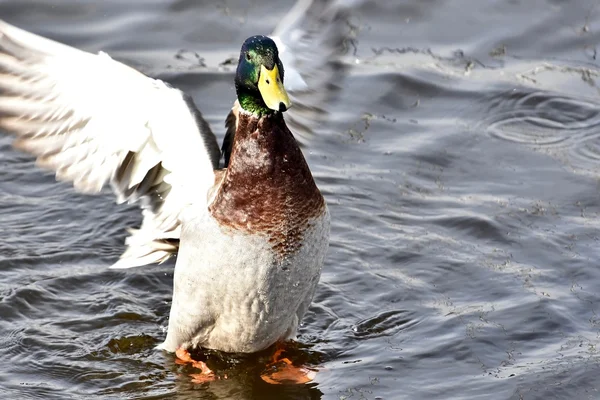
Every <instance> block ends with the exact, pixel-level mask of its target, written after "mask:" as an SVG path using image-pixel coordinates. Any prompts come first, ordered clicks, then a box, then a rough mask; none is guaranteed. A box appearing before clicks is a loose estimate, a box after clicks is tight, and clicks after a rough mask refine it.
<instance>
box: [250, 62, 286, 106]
mask: <svg viewBox="0 0 600 400" xmlns="http://www.w3.org/2000/svg"><path fill="white" fill-rule="evenodd" d="M258 90H259V91H260V95H261V96H262V98H263V101H264V102H265V104H266V105H267V107H269V108H270V109H271V110H276V111H286V110H287V109H288V108H290V107H291V106H292V103H291V102H290V98H289V97H288V94H287V92H286V91H285V88H284V87H283V82H281V78H280V77H279V69H278V68H277V64H275V66H274V67H273V69H272V70H270V71H269V70H268V69H266V68H265V66H264V65H261V66H260V78H259V79H258Z"/></svg>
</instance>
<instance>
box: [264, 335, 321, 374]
mask: <svg viewBox="0 0 600 400" xmlns="http://www.w3.org/2000/svg"><path fill="white" fill-rule="evenodd" d="M284 351H285V347H284V343H283V342H277V345H276V350H275V353H273V358H272V360H271V362H270V363H269V364H267V371H266V372H264V373H263V374H262V375H261V376H260V377H261V378H262V380H263V381H265V382H267V383H271V384H273V385H280V384H282V383H296V384H302V383H308V382H310V381H312V380H313V379H315V376H316V375H317V372H316V371H314V370H312V369H310V368H307V367H296V366H294V365H293V364H292V362H291V361H290V360H289V359H288V358H287V357H281V355H282V354H283V352H284Z"/></svg>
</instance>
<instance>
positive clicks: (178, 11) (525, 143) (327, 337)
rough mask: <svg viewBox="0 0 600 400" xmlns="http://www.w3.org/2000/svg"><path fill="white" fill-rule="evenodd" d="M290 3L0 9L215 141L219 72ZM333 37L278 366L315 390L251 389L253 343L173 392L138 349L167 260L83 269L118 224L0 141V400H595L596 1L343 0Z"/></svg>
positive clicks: (120, 232)
mask: <svg viewBox="0 0 600 400" xmlns="http://www.w3.org/2000/svg"><path fill="white" fill-rule="evenodd" d="M292 4H293V1H291V0H287V1H278V2H275V1H273V2H268V1H264V0H256V1H242V0H239V1H233V0H231V1H223V2H219V3H218V4H216V3H215V2H210V1H191V0H179V1H172V0H169V1H166V0H152V1H133V2H124V1H121V0H110V1H107V0H103V1H91V0H89V1H80V0H55V1H33V0H0V18H3V19H6V20H7V21H9V22H11V23H13V24H17V25H18V26H21V27H23V28H25V29H28V30H32V31H34V32H36V33H39V34H43V35H46V36H49V37H51V38H53V39H57V40H60V41H63V42H66V43H68V44H70V45H73V46H77V47H80V48H83V49H85V50H88V51H92V52H96V51H99V50H104V51H106V52H108V53H109V54H111V55H112V56H113V57H115V58H117V59H119V60H122V61H125V62H127V63H128V64H130V65H132V66H134V67H136V68H138V69H140V70H141V71H143V72H145V73H147V74H149V75H152V76H155V77H160V78H163V79H165V80H167V81H169V82H171V83H172V84H174V85H176V86H178V87H180V88H182V89H184V90H186V91H188V92H189V93H190V94H192V95H193V96H194V98H195V100H196V103H197V104H198V105H199V107H200V108H201V109H202V111H203V112H204V115H205V116H206V117H207V119H208V120H209V122H210V123H211V124H212V126H213V127H214V128H215V131H216V133H217V134H218V136H219V138H222V135H223V133H224V132H223V129H222V123H223V118H224V116H225V113H226V111H227V110H228V108H229V107H230V106H231V102H232V99H233V98H234V90H233V85H232V79H233V72H232V68H231V67H227V66H224V67H223V66H221V67H219V63H221V62H223V61H224V60H226V59H228V58H230V57H237V53H238V51H239V46H240V44H241V42H242V41H243V40H244V39H245V38H246V37H247V36H249V35H252V34H257V33H269V32H270V31H271V30H272V29H273V28H274V27H275V25H276V24H277V22H278V21H279V19H280V18H281V17H282V16H283V15H284V14H285V13H286V12H287V10H288V9H289V8H290V7H291V5H292ZM351 28H352V29H353V30H354V31H355V33H356V35H357V40H356V43H355V47H352V48H350V51H349V53H348V55H347V56H346V58H345V60H346V62H347V64H348V66H349V68H350V69H349V76H348V77H347V79H346V80H345V81H344V84H343V91H342V95H341V97H340V99H339V100H338V101H337V103H336V104H335V106H334V109H335V112H334V114H333V115H332V118H331V123H330V124H329V125H327V126H324V127H322V128H321V129H320V130H319V131H318V132H317V135H315V136H314V137H313V139H312V140H311V141H310V142H309V143H308V144H307V146H306V147H305V148H304V150H305V154H306V157H307V159H308V162H309V164H310V166H311V168H312V170H313V172H314V175H315V177H316V180H317V182H318V184H319V186H320V188H321V190H322V191H323V192H324V194H325V197H326V199H327V201H328V204H329V207H330V210H331V214H332V238H331V248H330V251H329V255H328V258H327V262H326V267H325V270H324V273H323V277H322V280H321V284H320V286H319V289H318V291H317V295H316V299H315V302H314V304H313V306H312V307H311V309H310V311H309V313H308V315H307V317H306V319H305V321H304V325H303V327H302V329H301V335H300V337H299V340H300V342H301V343H302V348H301V349H299V350H297V351H296V352H295V353H294V354H291V355H290V356H291V357H292V358H293V359H295V360H298V361H302V362H307V363H309V364H312V365H318V366H320V367H321V368H322V370H321V372H320V373H319V374H318V375H317V378H316V380H315V382H314V383H313V384H310V385H306V386H273V385H268V384H266V383H264V382H262V380H260V378H259V374H260V372H261V370H262V367H261V365H264V362H265V360H267V359H268V357H269V354H268V353H266V354H259V355H255V356H249V357H226V356H224V355H220V354H207V357H208V364H209V366H212V367H213V368H215V369H216V370H217V371H219V372H221V373H227V375H228V376H229V379H228V380H224V381H218V382H215V383H212V384H209V385H197V384H194V383H192V382H191V379H190V378H189V376H188V374H189V373H190V372H192V370H191V369H189V368H188V367H184V366H180V365H177V364H175V363H174V360H173V356H172V355H169V354H166V353H162V352H157V351H155V350H154V349H153V347H154V346H155V345H156V344H158V343H159V342H160V341H162V340H163V338H164V335H165V331H166V326H167V317H168V311H169V307H170V299H171V290H172V289H171V284H172V276H173V273H172V268H173V263H169V264H166V265H162V266H153V267H146V268H139V269H132V270H127V271H115V270H109V269H107V266H108V265H110V264H111V263H113V262H114V261H115V260H116V259H117V257H118V256H119V254H120V253H121V252H122V250H123V245H122V243H123V240H124V237H125V235H126V231H125V228H126V227H128V226H131V225H135V224H136V223H138V222H139V219H140V216H139V212H138V210H137V209H136V208H135V207H120V206H117V205H115V204H114V200H113V197H112V195H111V194H110V193H108V191H107V192H106V193H105V194H104V195H102V196H98V197H90V196H82V195H78V194H76V193H74V191H73V190H72V189H71V187H70V186H69V185H67V184H57V183H55V181H54V177H53V176H52V175H51V174H49V173H46V172H42V171H40V170H38V169H36V168H35V167H34V165H33V162H32V159H31V158H30V157H28V156H25V155H23V154H20V153H18V152H16V151H13V150H12V149H11V147H10V139H9V138H7V137H5V136H0V178H1V179H0V235H1V238H2V239H1V240H0V398H6V399H16V398H18V399H30V398H36V399H67V398H73V399H80V398H148V399H160V398H176V399H196V398H200V399H318V398H323V399H459V398H465V399H596V398H600V393H598V388H599V386H600V383H599V380H598V376H600V354H599V350H600V349H599V348H598V346H600V339H599V333H600V299H599V294H600V268H599V267H600V243H599V241H600V231H599V228H600V218H599V215H598V214H599V212H600V202H599V195H598V194H599V188H600V185H599V177H600V174H599V172H600V171H599V168H600V108H599V105H600V93H599V89H598V87H597V86H596V81H597V79H598V77H599V74H600V69H599V68H598V61H597V59H596V58H597V48H596V46H597V45H598V42H599V39H600V2H598V1H587V0H576V1H559V0H526V1H525V0H523V1H518V0H512V1H509V0H485V1H474V0H462V1H461V0H452V1H451V0H446V1H442V0H427V1H425V0H407V1H402V2H400V1H387V2H385V1H367V2H366V3H364V4H363V5H362V6H361V7H360V8H359V9H357V10H356V11H355V13H354V18H353V19H352V27H351ZM116 95H117V94H116ZM261 363H262V364H261Z"/></svg>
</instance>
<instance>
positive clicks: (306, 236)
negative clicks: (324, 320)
mask: <svg viewBox="0 0 600 400" xmlns="http://www.w3.org/2000/svg"><path fill="white" fill-rule="evenodd" d="M302 3H305V4H306V2H302ZM323 3H326V2H323ZM331 15H332V16H338V15H339V14H338V13H337V12H332V13H331ZM319 18H321V19H323V15H320V16H319ZM332 21H333V18H330V19H329V20H323V21H321V23H322V26H326V24H327V23H331V22H332ZM319 29H320V28H319ZM327 29H330V28H327ZM300 39H302V38H300ZM305 39H306V38H305ZM276 41H278V42H279V47H278V44H277V43H276ZM280 48H285V44H283V43H282V42H281V40H279V39H275V40H273V39H271V38H269V37H266V36H252V37H250V38H248V39H247V40H246V41H245V42H244V43H243V45H242V48H241V52H240V56H239V63H238V66H237V72H236V75H235V88H236V92H237V100H236V102H235V103H234V106H233V108H232V110H231V111H230V113H229V115H228V117H227V122H226V126H227V134H226V137H225V140H224V144H223V147H222V154H221V151H220V150H219V147H218V144H217V140H216V137H215V135H214V134H213V133H212V131H211V130H210V128H209V126H208V124H207V122H206V121H205V120H204V119H203V117H202V114H201V113H200V111H199V110H198V109H197V107H196V106H195V104H194V102H193V100H192V99H191V97H190V96H188V95H186V94H185V93H183V92H182V91H180V90H178V89H176V88H173V87H171V86H170V85H168V84H167V83H165V82H162V81H160V80H156V79H151V78H149V77H147V76H145V75H143V74H142V73H140V72H138V71H136V70H134V69H132V68H130V67H128V66H126V65H124V64H122V63H120V62H118V61H115V60H113V59H112V58H110V57H109V56H108V55H107V54H105V53H99V54H97V55H96V54H90V53H86V52H83V51H80V50H77V49H74V48H72V47H69V46H66V45H62V44H59V43H57V42H54V41H51V40H49V39H45V38H42V37H40V36H37V35H34V34H32V33H29V32H26V31H23V30H21V29H18V28H16V27H14V26H12V25H9V24H7V23H5V22H0V127H1V128H2V129H3V130H5V131H7V132H9V133H12V134H14V135H15V136H16V140H15V141H14V146H15V147H16V148H18V149H21V150H24V151H26V152H28V153H31V154H33V155H35V156H36V157H37V163H38V164H39V165H40V166H42V167H46V168H50V169H51V170H54V171H55V172H56V177H57V179H58V180H62V181H69V182H72V183H73V185H74V187H75V189H76V190H78V191H80V192H84V193H98V192H100V190H101V189H102V188H103V187H104V186H105V185H106V184H110V185H111V186H112V189H113V191H114V192H115V194H116V196H117V199H118V201H119V202H125V201H127V202H134V201H138V200H139V201H140V202H141V205H142V212H143V217H144V218H143V223H142V225H141V227H140V228H139V229H136V230H131V235H130V236H129V237H128V238H127V240H126V244H127V246H128V247H127V250H126V251H125V252H124V253H123V255H122V256H121V258H120V259H119V261H118V262H116V264H115V265H114V266H113V268H129V267H135V266H142V265H146V264H151V263H160V262H163V261H165V260H166V259H168V258H169V257H170V256H171V255H173V254H176V253H177V260H176V264H175V273H174V284H173V302H172V306H171V312H170V316H169V325H168V331H167V336H166V339H165V341H164V342H163V343H162V344H161V345H159V346H158V347H159V348H160V349H163V350H166V351H168V352H176V354H177V356H178V357H179V358H181V359H183V360H188V361H189V360H190V356H189V353H188V351H189V350H191V349H193V348H196V347H202V348H208V349H216V350H221V351H225V352H244V353H250V352H257V351H260V350H263V349H265V348H267V347H269V346H271V345H273V344H274V343H276V342H277V341H282V340H286V339H289V338H293V337H294V336H295V334H296V329H297V327H298V325H299V323H300V321H301V320H302V317H303V315H304V313H305V312H306V311H307V309H308V306H309V304H310V302H311V299H312V297H313V294H314V292H315V289H316V287H317V283H318V281H319V277H320V274H321V268H322V266H323V261H324V258H325V253H326V251H327V247H328V241H329V220H330V217H329V213H328V210H327V205H326V203H325V201H324V199H323V196H322V195H321V193H320V191H319V189H318V188H317V186H316V184H315V182H314V180H313V177H312V175H311V172H310V169H309V167H308V165H307V163H306V161H305V159H304V157H303V155H302V151H301V150H300V148H299V146H298V143H297V141H296V139H295V138H294V136H293V135H292V133H291V132H290V130H289V129H288V126H287V125H286V120H285V119H284V116H283V113H284V112H286V111H287V110H288V109H289V108H290V107H292V102H291V101H290V98H289V96H288V93H287V91H286V89H285V86H284V82H285V78H286V74H285V69H284V65H283V62H282V58H283V57H280ZM289 56H290V54H289V52H288V57H289ZM292 57H293V55H292ZM313 57H314V55H313ZM305 58H306V59H308V58H310V56H308V57H307V56H306V55H305ZM290 75H291V76H292V78H293V80H294V85H296V86H297V87H298V88H299V90H301V91H302V90H306V88H307V86H306V82H305V81H304V80H303V79H302V75H301V74H300V73H299V72H298V71H291V73H290ZM221 157H222V158H223V163H224V167H225V168H223V169H220V168H219V162H220V158H221ZM195 365H197V366H199V368H201V369H202V370H203V371H204V372H205V373H206V374H207V375H208V374H210V373H211V372H210V371H209V370H208V368H207V367H206V366H205V365H203V364H202V363H199V362H196V363H195Z"/></svg>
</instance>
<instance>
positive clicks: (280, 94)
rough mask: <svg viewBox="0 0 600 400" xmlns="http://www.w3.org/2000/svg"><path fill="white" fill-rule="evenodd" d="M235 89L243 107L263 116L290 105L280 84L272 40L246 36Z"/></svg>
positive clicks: (279, 74) (280, 73)
mask: <svg viewBox="0 0 600 400" xmlns="http://www.w3.org/2000/svg"><path fill="white" fill-rule="evenodd" d="M235 89H236V91H237V96H238V100H239V102H240V105H241V106H242V108H243V109H244V110H246V111H248V112H251V113H253V114H257V115H260V116H262V115H266V114H271V113H274V112H283V111H286V110H287V109H288V108H290V106H291V103H290V99H289V98H288V95H287V92H286V91H285V89H284V87H283V64H282V63H281V60H280V59H279V51H278V50H277V45H276V44H275V42H274V41H273V40H272V39H270V38H268V37H266V36H260V35H259V36H252V37H249V38H248V39H246V41H245V42H244V44H243V45H242V51H241V52H240V60H239V62H238V67H237V73H236V75H235Z"/></svg>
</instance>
